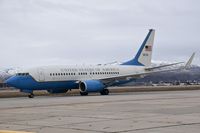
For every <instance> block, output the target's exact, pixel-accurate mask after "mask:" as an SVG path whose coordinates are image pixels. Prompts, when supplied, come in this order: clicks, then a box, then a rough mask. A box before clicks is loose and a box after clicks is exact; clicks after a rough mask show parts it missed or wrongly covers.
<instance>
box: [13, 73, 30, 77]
mask: <svg viewBox="0 0 200 133" xmlns="http://www.w3.org/2000/svg"><path fill="white" fill-rule="evenodd" d="M16 75H17V76H28V75H29V73H17V74H16Z"/></svg>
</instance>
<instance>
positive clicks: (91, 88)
mask: <svg viewBox="0 0 200 133" xmlns="http://www.w3.org/2000/svg"><path fill="white" fill-rule="evenodd" d="M105 87H106V86H105V85H104V84H103V83H102V82H101V81H99V80H86V81H83V82H80V83H79V90H80V91H81V92H101V91H102V90H103V89H104V88H105Z"/></svg>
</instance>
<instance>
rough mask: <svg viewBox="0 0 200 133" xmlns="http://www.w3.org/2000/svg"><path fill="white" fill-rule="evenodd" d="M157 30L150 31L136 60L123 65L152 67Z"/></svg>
mask: <svg viewBox="0 0 200 133" xmlns="http://www.w3.org/2000/svg"><path fill="white" fill-rule="evenodd" d="M154 36H155V30H154V29H150V30H149V33H148V34H147V36H146V38H145V40H144V42H143V43H142V46H141V47H140V49H139V51H138V53H137V54H136V56H135V58H134V59H132V60H130V61H127V62H125V63H123V64H122V65H137V66H150V65H151V58H152V50H153V44H154Z"/></svg>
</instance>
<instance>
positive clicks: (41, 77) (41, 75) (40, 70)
mask: <svg viewBox="0 0 200 133" xmlns="http://www.w3.org/2000/svg"><path fill="white" fill-rule="evenodd" d="M38 75H39V81H40V82H43V81H45V75H44V69H42V68H40V69H38Z"/></svg>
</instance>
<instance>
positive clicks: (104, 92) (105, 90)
mask: <svg viewBox="0 0 200 133" xmlns="http://www.w3.org/2000/svg"><path fill="white" fill-rule="evenodd" d="M100 94H101V95H109V90H108V89H104V90H102V91H101V92H100Z"/></svg>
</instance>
